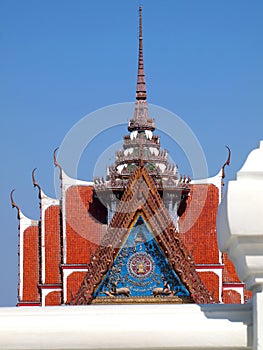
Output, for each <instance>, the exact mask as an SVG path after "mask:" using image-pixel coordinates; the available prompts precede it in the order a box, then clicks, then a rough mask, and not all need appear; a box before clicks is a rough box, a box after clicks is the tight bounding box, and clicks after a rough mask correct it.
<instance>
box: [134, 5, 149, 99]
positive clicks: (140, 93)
mask: <svg viewBox="0 0 263 350" xmlns="http://www.w3.org/2000/svg"><path fill="white" fill-rule="evenodd" d="M139 16H140V20H139V23H140V24H139V56H138V74H137V88H136V100H146V98H147V95H146V83H145V74H144V61H143V47H142V6H140V8H139Z"/></svg>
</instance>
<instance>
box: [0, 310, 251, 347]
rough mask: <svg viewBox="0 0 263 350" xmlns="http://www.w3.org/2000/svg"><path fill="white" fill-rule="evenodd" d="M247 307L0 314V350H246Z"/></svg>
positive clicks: (14, 312)
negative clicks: (184, 349) (185, 349)
mask: <svg viewBox="0 0 263 350" xmlns="http://www.w3.org/2000/svg"><path fill="white" fill-rule="evenodd" d="M250 309H251V305H216V304H214V305H205V306H199V305H194V304H188V305H160V304H157V305H156V304H155V305H103V306H102V305H90V306H66V307H46V308H40V307H39V308H37V307H30V308H27V307H20V308H2V309H0V349H5V350H10V349H17V350H18V349H24V350H25V349H34V350H37V349H183V348H187V349H207V350H208V349H209V350H211V349H219V348H220V349H235V350H237V349H251V348H250V347H249V346H248V344H249V342H250V340H249V335H248V334H249V329H250V324H251V311H250Z"/></svg>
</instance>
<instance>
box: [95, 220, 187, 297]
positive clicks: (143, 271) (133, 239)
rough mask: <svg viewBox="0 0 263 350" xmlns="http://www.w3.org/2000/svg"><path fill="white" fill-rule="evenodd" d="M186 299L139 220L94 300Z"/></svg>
mask: <svg viewBox="0 0 263 350" xmlns="http://www.w3.org/2000/svg"><path fill="white" fill-rule="evenodd" d="M106 296H108V297H110V298H128V297H147V298H149V297H153V298H157V297H171V296H178V297H189V291H188V290H187V289H186V287H185V286H184V285H183V284H182V282H181V281H180V279H179V277H178V276H177V275H176V273H175V271H174V270H173V269H172V268H171V267H170V265H169V263H168V261H167V259H166V257H165V255H164V254H163V252H162V251H161V249H160V247H159V245H158V244H157V242H156V241H155V239H154V237H153V235H152V233H151V231H150V230H149V228H148V226H147V225H146V223H145V222H144V220H143V218H142V217H141V216H139V217H138V219H137V221H136V223H135V225H134V226H133V227H132V229H131V231H130V233H129V235H128V237H127V239H126V241H125V242H124V244H123V247H122V248H121V250H120V251H119V253H118V255H117V256H116V259H115V261H114V263H113V265H112V267H111V269H110V270H109V271H108V273H107V274H106V276H105V277H104V279H103V280H102V282H101V284H100V285H99V286H98V288H97V290H96V291H95V293H94V298H95V299H96V298H105V297H106Z"/></svg>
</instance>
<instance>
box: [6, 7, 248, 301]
mask: <svg viewBox="0 0 263 350" xmlns="http://www.w3.org/2000/svg"><path fill="white" fill-rule="evenodd" d="M139 29H140V30H139V55H138V74H137V88H136V101H135V106H134V115H133V116H132V117H131V119H130V121H129V123H128V133H127V135H125V136H124V138H123V146H122V149H120V150H119V151H118V152H116V159H115V162H114V164H112V165H110V166H109V167H108V168H107V169H106V172H107V175H106V176H104V177H101V178H98V177H96V178H94V180H93V181H91V182H88V181H80V180H77V179H73V178H70V177H69V176H68V175H67V174H66V173H65V172H64V170H63V167H62V166H61V165H60V164H59V163H58V161H57V158H56V151H55V152H54V164H55V166H57V167H58V168H59V170H60V180H61V198H60V199H54V198H50V197H48V196H47V195H46V194H45V193H44V191H43V189H42V188H41V186H40V185H39V184H38V183H37V181H36V179H35V171H33V173H32V179H33V184H34V186H35V187H36V188H37V189H38V192H39V199H40V219H39V220H31V219H29V218H27V217H25V216H24V215H23V213H22V211H21V210H20V208H19V207H18V206H17V204H16V203H15V202H14V199H13V193H11V200H12V205H13V206H14V207H16V208H17V210H18V217H19V284H18V303H17V305H18V306H49V305H66V304H67V305H68V304H70V305H87V304H115V303H119V304H124V303H129V304H136V303H197V304H209V303H245V302H246V301H247V300H248V299H249V298H250V293H249V292H248V291H246V289H245V284H244V283H243V282H242V281H240V280H239V278H238V276H237V274H236V271H235V268H234V266H233V264H232V262H231V261H230V260H229V258H228V256H227V254H226V253H221V251H220V250H219V248H218V244H217V234H216V215H217V209H218V206H219V204H220V202H221V198H222V186H223V179H224V170H225V166H226V165H227V164H229V162H230V151H229V155H228V159H227V161H226V163H225V164H224V165H223V167H222V168H220V170H219V172H218V174H217V175H216V176H215V177H213V178H207V179H203V180H191V179H190V177H189V176H181V175H179V172H178V167H177V165H175V164H173V163H171V162H170V161H169V158H168V152H167V151H166V150H165V149H162V147H161V140H160V137H159V136H158V135H156V134H155V123H154V120H153V119H152V118H151V116H149V114H148V105H147V92H146V83H145V72H144V60H143V36H142V9H141V8H140V25H139Z"/></svg>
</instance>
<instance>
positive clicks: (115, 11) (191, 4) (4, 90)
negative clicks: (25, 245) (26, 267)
mask: <svg viewBox="0 0 263 350" xmlns="http://www.w3.org/2000/svg"><path fill="white" fill-rule="evenodd" d="M141 3H142V5H143V29H144V59H145V69H146V80H147V90H148V101H149V102H151V103H153V104H156V105H159V106H162V107H164V108H167V109H169V110H171V111H172V112H174V113H176V114H177V115H179V116H180V117H181V118H182V119H183V120H184V121H185V122H186V123H187V124H188V125H189V126H190V127H191V128H192V130H193V132H194V133H195V134H196V136H197V138H198V140H199V142H200V143H201V145H202V147H203V149H204V152H205V155H206V159H207V163H208V169H209V174H210V175H214V174H216V173H217V172H218V170H219V169H220V167H221V165H222V163H223V162H224V161H225V158H226V151H225V148H224V147H225V145H229V146H230V147H231V150H232V162H231V167H230V168H228V169H227V173H228V179H233V178H234V177H235V173H236V171H238V170H239V169H240V167H241V166H242V164H243V162H244V160H245V158H246V156H247V154H248V153H249V151H250V150H251V149H253V148H255V147H257V146H258V143H259V140H260V139H262V138H263V136H262V130H263V121H262V120H263V65H262V62H263V47H262V43H263V21H262V17H263V2H262V1H261V0H253V1H249V0H198V1H197V0H188V1H184V0H164V1H160V0H159V1H157V0H142V1H141ZM138 7H139V1H136V0H125V1H123V0H111V1H109V0H97V1H91V0H78V1H73V0H70V1H69V0H56V1H53V0H52V1H51V0H45V1H34V0H31V1H29V0H23V1H20V0H0V117H1V138H0V142H1V147H0V149H1V181H0V196H1V230H0V259H1V263H0V276H1V284H0V305H1V306H7V305H15V304H16V286H17V233H18V230H17V226H18V221H17V220H16V212H15V210H12V209H11V207H10V201H9V193H10V191H11V190H12V188H14V187H15V188H16V192H15V194H14V196H15V199H16V201H17V203H18V204H19V205H20V207H21V209H22V211H23V212H24V214H25V215H27V216H28V217H30V218H33V219H38V217H39V213H38V198H37V191H36V190H35V189H34V188H33V186H32V182H31V171H32V169H33V168H35V167H37V168H38V170H37V173H36V176H37V179H38V182H39V183H40V184H41V186H42V188H43V190H44V191H45V192H46V193H47V194H48V195H50V196H55V191H54V181H53V179H54V168H53V161H52V153H53V150H54V149H55V148H56V147H57V146H59V145H60V143H61V141H62V140H63V138H64V136H65V134H66V133H67V132H68V130H70V128H71V127H72V126H73V125H74V124H75V123H76V122H77V121H78V120H79V119H81V118H82V117H83V116H85V115H86V114H88V113H90V112H92V111H94V110H96V109H98V108H101V107H104V106H107V105H111V104H114V103H119V102H132V101H134V98H135V81H136V70H137V49H138ZM118 132H119V133H120V135H122V134H125V133H126V130H125V129H123V130H121V131H118ZM116 137H117V140H116V141H118V140H119V139H120V138H119V136H117V132H116ZM101 143H103V138H102V141H101ZM89 157H90V158H89ZM89 159H90V160H91V161H90V163H89ZM92 159H93V160H94V155H92V154H90V155H89V154H88V155H86V156H85V157H84V158H83V161H82V164H81V165H80V170H79V176H80V178H82V179H87V180H90V179H91V178H90V177H91V172H90V169H91V168H92V165H90V164H92ZM84 160H85V162H87V164H86V163H84ZM179 167H180V169H182V172H184V164H180V163H179ZM251 195H255V194H251Z"/></svg>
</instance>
